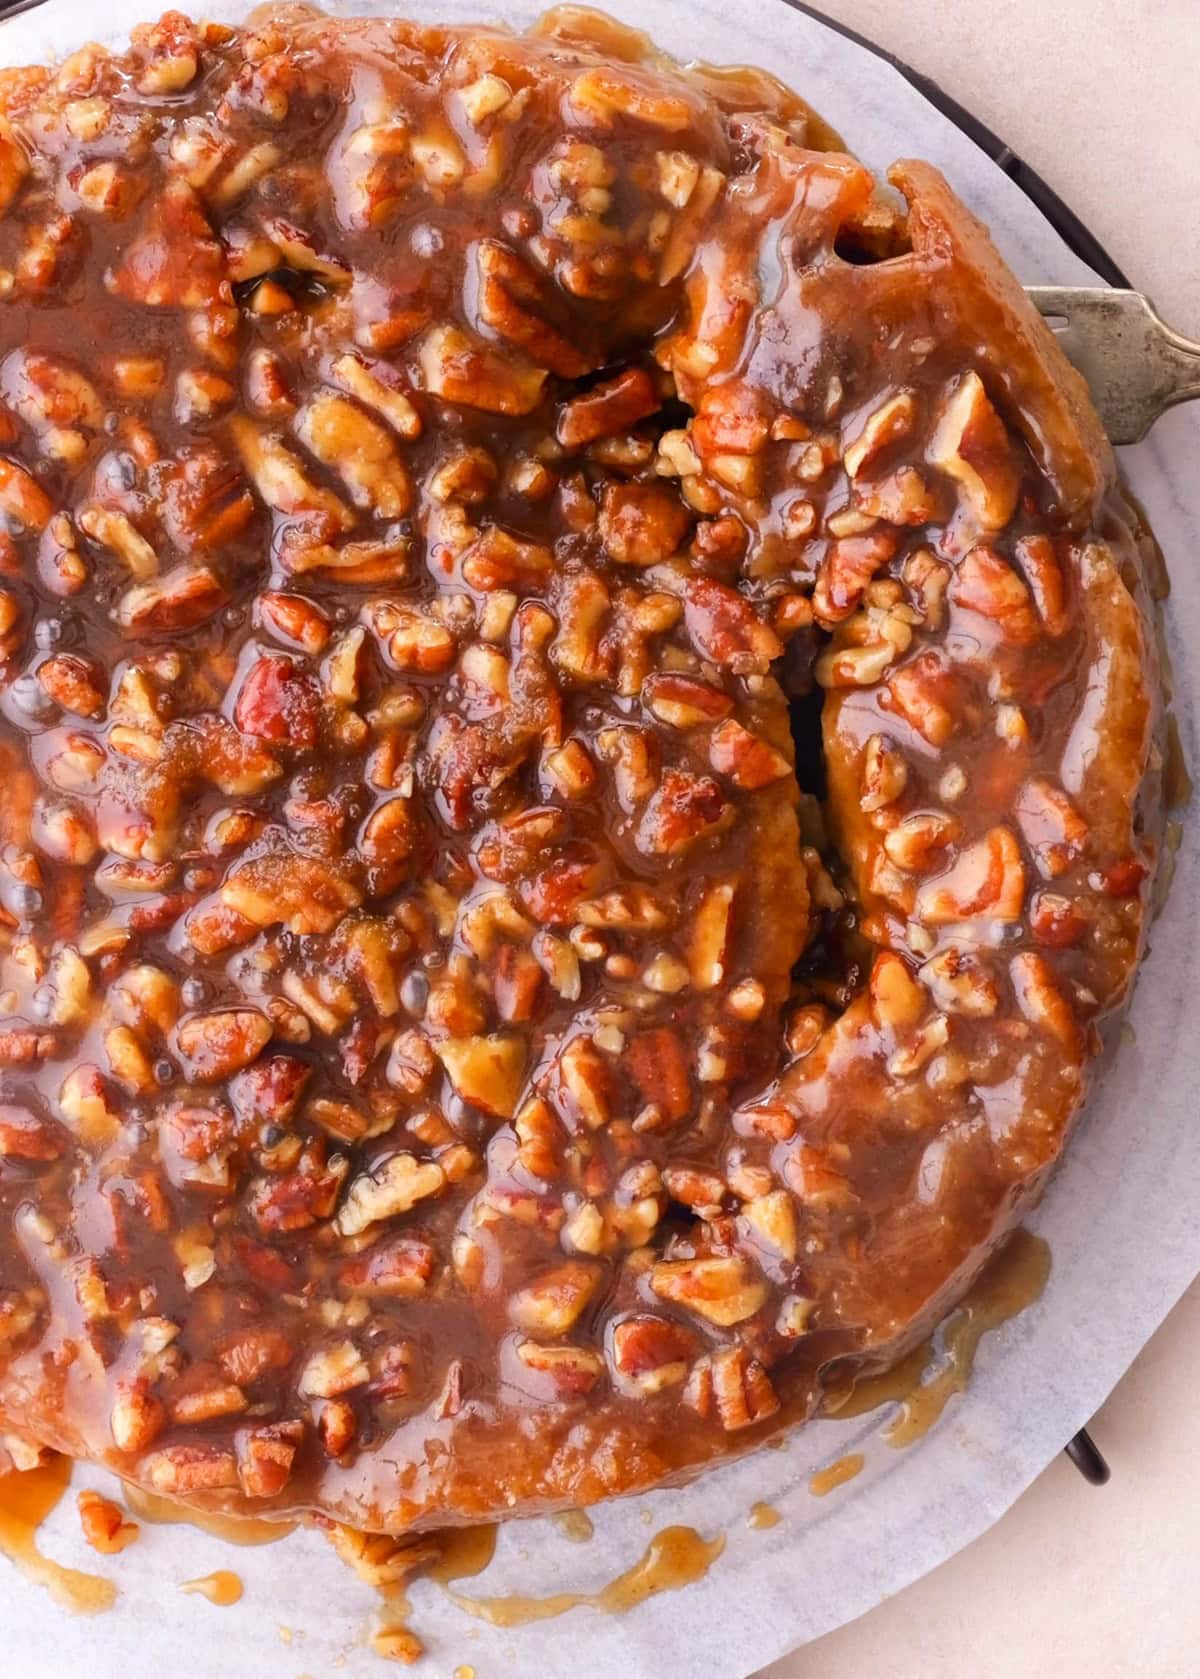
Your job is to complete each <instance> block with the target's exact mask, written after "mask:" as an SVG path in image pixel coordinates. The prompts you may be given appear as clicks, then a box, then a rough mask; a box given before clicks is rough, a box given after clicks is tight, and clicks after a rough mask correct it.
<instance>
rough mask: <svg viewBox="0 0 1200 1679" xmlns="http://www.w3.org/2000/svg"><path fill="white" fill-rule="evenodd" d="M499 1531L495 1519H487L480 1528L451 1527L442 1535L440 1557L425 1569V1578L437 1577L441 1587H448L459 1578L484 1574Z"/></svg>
mask: <svg viewBox="0 0 1200 1679" xmlns="http://www.w3.org/2000/svg"><path fill="white" fill-rule="evenodd" d="M498 1532H499V1528H498V1527H497V1525H496V1523H495V1522H485V1523H483V1524H482V1525H481V1526H479V1527H453V1528H448V1529H447V1530H446V1532H445V1533H443V1534H441V1535H440V1536H439V1537H440V1539H441V1544H442V1554H441V1556H440V1557H439V1558H438V1560H437V1561H436V1562H434V1563H430V1565H429V1567H428V1568H426V1569H423V1570H422V1575H423V1577H424V1578H425V1579H426V1580H436V1581H437V1583H438V1585H439V1586H449V1585H451V1584H452V1583H453V1582H454V1581H456V1580H468V1579H470V1578H471V1577H472V1576H474V1575H476V1574H482V1573H483V1571H484V1569H485V1568H486V1567H487V1566H488V1564H489V1563H490V1562H491V1560H492V1558H493V1557H494V1556H495V1554H496V1535H497V1533H498Z"/></svg>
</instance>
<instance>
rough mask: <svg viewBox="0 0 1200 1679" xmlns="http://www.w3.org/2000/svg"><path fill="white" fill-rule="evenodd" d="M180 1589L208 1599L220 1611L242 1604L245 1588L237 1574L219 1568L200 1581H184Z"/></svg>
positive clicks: (204, 1575) (203, 1576) (205, 1575)
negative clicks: (235, 1604)
mask: <svg viewBox="0 0 1200 1679" xmlns="http://www.w3.org/2000/svg"><path fill="white" fill-rule="evenodd" d="M179 1589H180V1591H181V1592H192V1593H195V1595H196V1596H197V1597H206V1598H207V1599H208V1601H209V1602H210V1603H215V1604H216V1606H217V1608H218V1609H228V1608H229V1607H230V1605H231V1604H234V1603H240V1602H241V1599H242V1590H243V1587H242V1582H241V1580H240V1579H239V1578H238V1576H237V1575H236V1574H231V1573H230V1571H229V1569H227V1568H218V1569H217V1571H216V1573H215V1574H203V1575H201V1577H200V1578H199V1579H198V1580H184V1581H183V1583H182V1584H181V1585H180V1588H179Z"/></svg>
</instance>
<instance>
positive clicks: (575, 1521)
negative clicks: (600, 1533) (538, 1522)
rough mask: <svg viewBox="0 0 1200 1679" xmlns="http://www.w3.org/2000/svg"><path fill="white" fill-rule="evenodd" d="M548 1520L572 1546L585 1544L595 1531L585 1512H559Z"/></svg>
mask: <svg viewBox="0 0 1200 1679" xmlns="http://www.w3.org/2000/svg"><path fill="white" fill-rule="evenodd" d="M550 1520H551V1521H552V1522H553V1523H554V1525H555V1527H556V1528H557V1529H558V1531H559V1532H560V1533H561V1534H562V1536H563V1538H564V1539H569V1540H570V1541H571V1543H572V1544H573V1545H584V1544H586V1543H587V1541H588V1540H589V1539H590V1538H591V1537H592V1535H593V1533H595V1531H596V1529H595V1528H594V1527H593V1525H592V1518H591V1517H590V1516H589V1515H588V1513H587V1511H586V1510H560V1511H559V1512H558V1514H557V1515H556V1516H551V1518H550Z"/></svg>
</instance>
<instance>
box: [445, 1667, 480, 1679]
mask: <svg viewBox="0 0 1200 1679" xmlns="http://www.w3.org/2000/svg"><path fill="white" fill-rule="evenodd" d="M451 1679H475V1669H474V1668H473V1667H466V1666H463V1667H456V1668H455V1669H454V1672H453V1674H452V1675H451Z"/></svg>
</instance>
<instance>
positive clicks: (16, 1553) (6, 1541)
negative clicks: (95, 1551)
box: [0, 1456, 117, 1615]
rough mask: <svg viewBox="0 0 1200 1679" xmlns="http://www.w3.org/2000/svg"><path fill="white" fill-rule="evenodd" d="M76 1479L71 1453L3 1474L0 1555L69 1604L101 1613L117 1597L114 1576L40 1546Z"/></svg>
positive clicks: (89, 1612)
mask: <svg viewBox="0 0 1200 1679" xmlns="http://www.w3.org/2000/svg"><path fill="white" fill-rule="evenodd" d="M70 1479H71V1461H70V1459H69V1458H65V1457H58V1456H55V1457H52V1458H50V1459H49V1461H48V1462H46V1463H42V1464H38V1466H37V1467H36V1468H34V1469H25V1470H13V1471H11V1472H10V1473H9V1474H7V1475H0V1556H4V1557H7V1559H8V1560H9V1562H11V1563H12V1564H13V1565H14V1566H15V1567H16V1568H18V1569H19V1570H20V1571H21V1573H22V1574H23V1575H24V1576H25V1578H26V1579H27V1580H29V1581H31V1582H32V1583H33V1584H34V1585H38V1586H43V1587H44V1588H45V1589H46V1590H47V1591H48V1592H49V1593H50V1595H51V1597H53V1598H54V1600H55V1602H56V1603H58V1604H60V1605H61V1606H62V1607H63V1608H64V1609H69V1610H71V1611H72V1612H73V1613H75V1614H77V1615H96V1614H99V1613H100V1612H101V1611H102V1610H105V1609H111V1608H112V1606H113V1604H114V1603H115V1602H116V1601H117V1588H116V1586H115V1585H114V1584H113V1583H112V1581H111V1580H106V1579H104V1578H103V1577H102V1576H100V1575H98V1574H88V1573H84V1572H82V1571H81V1570H79V1569H77V1568H64V1567H63V1565H62V1564H61V1563H57V1562H54V1561H53V1560H52V1559H51V1558H50V1557H47V1556H43V1554H42V1552H41V1551H40V1550H39V1549H38V1543H37V1533H38V1528H39V1527H40V1526H41V1525H42V1523H43V1522H44V1521H45V1520H46V1517H47V1516H48V1515H49V1514H50V1513H51V1511H52V1510H54V1509H55V1508H56V1507H57V1506H58V1504H59V1502H60V1501H61V1499H62V1497H63V1494H64V1493H65V1492H66V1490H67V1486H68V1483H69V1482H70Z"/></svg>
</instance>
